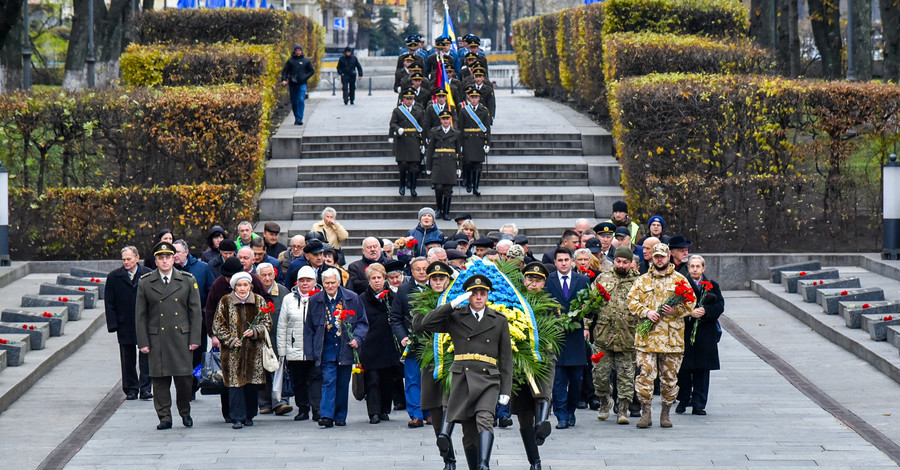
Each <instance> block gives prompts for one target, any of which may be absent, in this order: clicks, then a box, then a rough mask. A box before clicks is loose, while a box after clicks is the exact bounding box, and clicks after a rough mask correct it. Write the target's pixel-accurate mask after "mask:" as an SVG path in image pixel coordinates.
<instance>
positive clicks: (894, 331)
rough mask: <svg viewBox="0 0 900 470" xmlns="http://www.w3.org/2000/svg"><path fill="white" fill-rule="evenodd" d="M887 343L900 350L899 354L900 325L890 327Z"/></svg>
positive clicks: (888, 328)
mask: <svg viewBox="0 0 900 470" xmlns="http://www.w3.org/2000/svg"><path fill="white" fill-rule="evenodd" d="M885 341H887V343H888V344H891V345H893V346H894V347H895V348H897V349H898V352H900V325H898V326H892V325H888V327H887V333H886V338H885Z"/></svg>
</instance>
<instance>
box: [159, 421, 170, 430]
mask: <svg viewBox="0 0 900 470" xmlns="http://www.w3.org/2000/svg"><path fill="white" fill-rule="evenodd" d="M156 429H159V430H160V431H162V430H163V429H172V422H171V421H160V422H159V424H157V425H156Z"/></svg>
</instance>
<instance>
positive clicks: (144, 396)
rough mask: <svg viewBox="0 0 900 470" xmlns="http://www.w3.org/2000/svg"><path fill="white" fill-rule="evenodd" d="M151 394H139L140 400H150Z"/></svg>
mask: <svg viewBox="0 0 900 470" xmlns="http://www.w3.org/2000/svg"><path fill="white" fill-rule="evenodd" d="M152 399H153V394H152V393H150V392H141V400H152Z"/></svg>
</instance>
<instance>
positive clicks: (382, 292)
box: [378, 289, 390, 299]
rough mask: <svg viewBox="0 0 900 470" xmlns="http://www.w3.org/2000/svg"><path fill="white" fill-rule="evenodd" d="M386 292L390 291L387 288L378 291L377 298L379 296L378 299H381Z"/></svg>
mask: <svg viewBox="0 0 900 470" xmlns="http://www.w3.org/2000/svg"><path fill="white" fill-rule="evenodd" d="M388 292H390V290H389V289H385V290H383V291H381V292H379V293H378V298H379V299H383V298H384V296H386V295H388Z"/></svg>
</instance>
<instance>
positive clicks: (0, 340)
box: [0, 338, 9, 344]
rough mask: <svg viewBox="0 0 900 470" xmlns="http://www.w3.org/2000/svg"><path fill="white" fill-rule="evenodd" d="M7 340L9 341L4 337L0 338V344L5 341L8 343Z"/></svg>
mask: <svg viewBox="0 0 900 470" xmlns="http://www.w3.org/2000/svg"><path fill="white" fill-rule="evenodd" d="M8 342H9V341H6V340H5V339H3V338H0V344H6V343H8Z"/></svg>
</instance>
